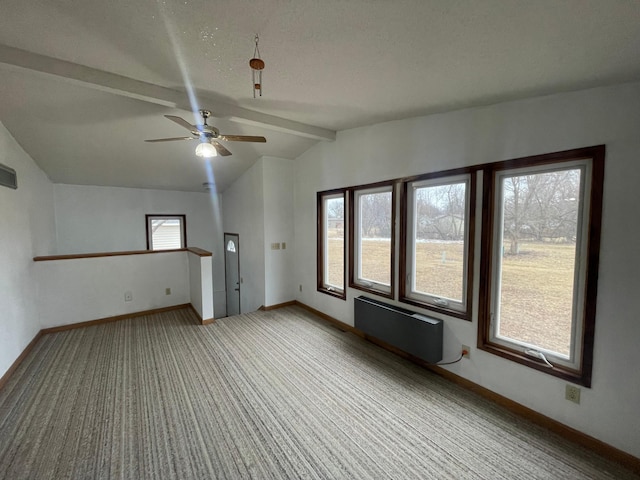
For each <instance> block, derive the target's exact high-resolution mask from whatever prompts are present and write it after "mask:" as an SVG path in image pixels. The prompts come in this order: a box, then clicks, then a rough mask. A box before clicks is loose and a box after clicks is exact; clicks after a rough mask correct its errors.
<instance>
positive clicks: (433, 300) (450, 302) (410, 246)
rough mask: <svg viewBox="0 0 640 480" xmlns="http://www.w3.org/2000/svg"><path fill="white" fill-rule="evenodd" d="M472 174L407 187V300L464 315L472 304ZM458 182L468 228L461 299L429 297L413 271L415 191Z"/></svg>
mask: <svg viewBox="0 0 640 480" xmlns="http://www.w3.org/2000/svg"><path fill="white" fill-rule="evenodd" d="M471 175H472V174H471V173H465V174H462V175H453V176H449V177H439V178H432V179H426V180H417V181H413V182H409V183H408V184H407V195H408V197H409V198H408V199H407V238H406V241H407V245H405V248H406V251H407V258H406V279H405V281H406V290H405V291H406V292H407V293H406V297H407V298H409V299H412V300H416V301H418V302H420V303H424V304H425V305H431V306H433V307H438V308H446V309H449V310H453V311H457V312H460V313H464V312H466V311H467V309H468V303H469V302H470V301H471V300H470V299H469V298H467V297H468V285H467V272H468V269H469V258H468V252H469V248H468V247H469V242H470V241H471V240H472V239H470V238H469V217H470V208H471V199H470V195H471ZM456 183H465V228H464V249H463V250H464V261H463V269H462V277H463V278H462V299H461V300H458V299H452V298H447V297H445V296H442V295H436V294H430V293H426V292H419V291H416V285H415V284H416V279H415V276H414V272H415V270H416V266H415V261H416V260H415V259H416V242H415V232H416V230H417V226H416V223H417V217H416V215H415V211H416V201H417V195H416V193H415V192H416V190H417V189H419V188H424V187H438V186H445V185H452V184H456Z"/></svg>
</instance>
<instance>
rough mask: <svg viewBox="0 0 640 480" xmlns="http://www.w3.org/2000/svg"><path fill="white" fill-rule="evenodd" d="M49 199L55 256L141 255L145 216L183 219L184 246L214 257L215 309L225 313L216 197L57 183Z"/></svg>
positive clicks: (220, 226)
mask: <svg viewBox="0 0 640 480" xmlns="http://www.w3.org/2000/svg"><path fill="white" fill-rule="evenodd" d="M54 198H55V209H56V232H57V240H58V253H59V254H75V253H92V252H117V251H125V250H144V249H146V248H147V245H146V227H145V215H146V214H163V213H166V214H185V215H186V216H187V245H188V246H192V247H200V248H203V249H205V250H209V251H210V252H212V253H213V287H214V310H215V312H224V311H225V309H226V307H225V293H224V257H223V254H224V250H223V245H222V244H223V241H224V239H223V236H222V223H221V218H220V216H221V209H220V206H219V200H220V199H219V196H218V195H210V194H208V193H193V192H177V191H167V190H150V189H136V188H116V187H97V186H86V185H63V184H56V185H55V186H54Z"/></svg>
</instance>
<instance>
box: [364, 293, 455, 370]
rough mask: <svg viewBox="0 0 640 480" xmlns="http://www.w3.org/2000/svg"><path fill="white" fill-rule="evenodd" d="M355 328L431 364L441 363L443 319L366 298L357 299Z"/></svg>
mask: <svg viewBox="0 0 640 480" xmlns="http://www.w3.org/2000/svg"><path fill="white" fill-rule="evenodd" d="M354 310H355V312H354V317H355V327H356V328H357V329H358V330H361V331H362V332H364V333H366V334H367V335H370V336H372V337H374V338H377V339H378V340H382V341H383V342H386V343H388V344H390V345H393V346H394V347H397V348H399V349H400V350H403V351H404V352H406V353H410V354H411V355H414V356H416V357H418V358H421V359H423V360H425V361H427V362H429V363H437V362H439V361H440V360H442V338H443V331H442V330H443V325H442V320H436V319H434V318H429V317H426V316H424V315H421V314H419V313H416V312H412V311H411V310H406V309H404V308H401V307H396V306H394V305H388V304H386V303H384V302H380V301H378V300H374V299H372V298H367V297H357V298H355V299H354Z"/></svg>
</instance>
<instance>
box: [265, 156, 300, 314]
mask: <svg viewBox="0 0 640 480" xmlns="http://www.w3.org/2000/svg"><path fill="white" fill-rule="evenodd" d="M293 169H294V163H293V161H291V160H285V159H282V158H275V157H264V158H263V183H264V236H265V244H264V256H265V272H264V274H265V279H264V284H265V303H264V304H265V306H271V305H278V304H280V303H284V302H288V301H291V300H293V299H294V298H295V291H294V285H293V275H292V268H293ZM272 243H279V244H280V246H281V247H282V244H283V243H284V244H285V246H286V248H285V249H282V248H280V250H272V249H271V244H272Z"/></svg>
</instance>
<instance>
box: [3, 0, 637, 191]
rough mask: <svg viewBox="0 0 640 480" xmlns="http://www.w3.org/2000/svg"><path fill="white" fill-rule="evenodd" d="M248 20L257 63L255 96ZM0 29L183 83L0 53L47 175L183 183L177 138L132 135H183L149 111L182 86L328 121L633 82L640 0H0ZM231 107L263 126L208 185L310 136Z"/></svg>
mask: <svg viewBox="0 0 640 480" xmlns="http://www.w3.org/2000/svg"><path fill="white" fill-rule="evenodd" d="M255 33H258V34H259V35H260V39H261V40H260V51H261V54H262V58H263V59H264V60H265V62H266V69H265V71H264V96H263V97H262V98H257V99H254V98H253V97H252V90H251V76H250V71H249V68H248V60H249V58H250V57H251V56H252V54H253V47H254V44H253V37H254V34H255ZM0 45H4V46H7V47H13V48H17V49H22V50H26V51H27V52H31V53H35V54H40V55H44V56H46V57H51V58H52V59H57V60H64V61H67V62H72V63H73V64H78V65H83V66H86V67H91V68H93V69H96V70H100V71H104V72H111V73H115V74H118V75H121V76H124V77H128V78H129V79H133V80H139V81H142V82H146V83H147V84H152V85H155V86H160V87H166V88H168V89H171V90H177V91H179V92H182V93H181V94H182V96H183V97H184V101H183V103H182V104H181V105H169V106H166V105H164V106H163V105H161V104H159V103H158V102H153V101H152V102H149V101H147V100H146V99H139V98H138V97H134V96H132V95H124V96H123V95H121V94H118V93H117V92H116V93H113V92H112V91H110V90H109V89H108V88H106V89H105V88H94V87H95V85H91V82H88V83H89V84H87V82H81V83H78V82H77V81H71V80H69V77H71V76H72V75H70V72H71V69H69V68H67V67H65V68H58V70H63V71H61V72H59V73H58V74H57V75H51V74H50V73H52V72H51V69H49V74H47V75H44V74H42V73H35V72H34V71H33V69H31V68H30V69H25V68H18V67H17V66H16V65H15V64H12V63H15V62H11V61H4V62H3V61H2V58H0V121H2V122H3V123H4V125H5V126H6V127H7V128H8V129H9V130H10V131H11V133H12V134H13V135H14V136H15V137H16V139H17V140H18V141H19V142H20V143H21V145H22V146H23V148H25V150H26V151H27V152H28V153H30V154H31V156H32V157H33V158H34V159H35V160H36V161H37V162H38V163H39V164H40V166H41V167H42V168H43V169H44V170H45V171H46V172H47V173H48V174H49V176H50V177H51V178H52V180H53V181H55V182H65V183H88V184H98V185H119V186H136V187H149V188H176V189H182V190H198V189H199V188H200V185H201V183H202V182H203V181H206V179H203V178H201V177H202V172H203V171H204V170H205V167H204V164H203V163H202V162H201V161H200V163H198V162H199V160H200V159H197V158H196V157H195V156H194V155H193V146H192V142H183V143H177V144H176V143H174V144H162V145H157V144H156V145H150V144H145V143H143V142H141V140H142V139H144V138H155V137H159V136H164V135H167V136H179V135H182V134H183V132H182V131H180V127H179V126H177V125H175V124H171V122H169V121H167V120H165V119H163V118H162V115H163V114H176V115H181V116H183V117H185V118H187V119H188V120H189V121H191V120H192V119H193V117H192V116H191V117H189V115H190V114H189V112H188V111H185V110H180V109H176V107H181V108H184V106H185V105H187V106H188V104H189V101H188V99H187V94H186V91H188V90H190V89H191V88H192V90H193V92H194V96H195V98H196V99H197V101H196V103H197V105H198V106H201V107H206V108H209V109H211V110H213V111H214V114H216V110H218V111H220V112H226V111H225V106H228V105H231V106H233V107H243V108H244V109H246V110H249V111H253V112H261V113H266V114H269V115H270V116H272V117H279V118H280V119H284V120H293V121H295V122H300V123H302V124H306V125H309V126H315V127H322V128H324V129H327V130H329V131H337V130H342V129H346V128H351V127H357V126H362V125H368V124H372V123H376V122H381V121H387V120H393V119H398V118H405V117H409V116H415V115H421V114H426V113H432V112H440V111H446V110H452V109H456V108H462V107H467V106H474V105H483V104H489V103H494V102H498V101H503V100H509V99H514V98H522V97H526V96H532V95H539V94H547V93H554V92H558V91H566V90H575V89H580V88H586V87H591V86H598V85H605V84H613V83H623V82H628V81H636V80H640V2H639V1H633V0H632V1H628V0H625V1H623V0H607V1H602V0H594V1H590V0H565V1H557V0H537V1H535V2H532V1H519V0H518V1H516V0H483V1H469V0H465V1H462V0H396V1H393V2H392V1H384V0H350V1H346V0H325V1H322V2H319V1H314V0H299V1H285V0H264V1H260V2H250V1H245V0H228V1H219V0H218V1H212V0H198V1H192V0H186V1H185V0H182V1H173V0H165V1H155V0H135V1H131V0H127V1H124V0H111V1H108V2H105V1H104V0H67V1H56V2H52V1H49V0H36V1H32V0H2V1H1V2H0ZM40 63H42V64H44V63H46V62H40ZM65 65H66V64H65ZM63 66H64V65H63ZM102 87H104V85H102ZM146 88H147V91H149V90H148V89H149V86H148V85H147V87H146ZM125 90H126V89H125ZM132 97H134V98H132ZM178 103H179V102H178ZM216 107H218V108H216ZM239 112H240V113H237V112H236V113H229V112H226V113H224V114H221V115H218V116H219V118H217V119H213V120H214V121H213V122H212V123H213V124H214V125H216V126H217V127H218V128H219V129H220V130H221V131H222V132H223V133H230V134H248V135H264V136H265V137H267V140H268V142H267V144H266V145H249V144H239V143H228V144H226V146H227V148H229V150H231V151H232V152H233V156H231V157H228V158H227V159H215V160H214V162H216V163H215V164H214V171H215V174H216V182H217V184H218V185H219V187H220V189H221V190H224V188H226V186H227V185H228V184H229V182H232V181H233V179H234V178H236V177H237V176H238V175H240V174H241V173H242V172H243V171H244V170H246V169H247V168H248V167H249V166H250V165H251V164H253V163H254V162H255V161H256V160H257V158H259V157H260V156H263V155H273V156H280V157H284V158H295V157H297V156H298V155H299V154H301V153H302V152H304V151H305V150H306V149H308V148H309V147H310V146H311V145H313V144H314V143H315V142H316V141H318V139H317V138H313V135H311V138H310V136H309V135H305V134H302V135H300V134H299V133H300V132H297V131H296V128H294V129H293V130H291V129H287V128H284V129H283V128H282V122H280V121H277V119H275V120H274V121H273V122H272V121H271V120H269V119H267V120H265V121H262V120H261V121H257V122H256V118H257V117H255V116H252V115H251V114H248V115H244V114H243V112H245V113H246V111H239ZM34 125H37V126H39V127H40V128H37V129H35V130H34V128H33V127H34ZM321 136H322V135H321ZM329 137H330V135H329ZM93 147H96V148H93Z"/></svg>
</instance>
